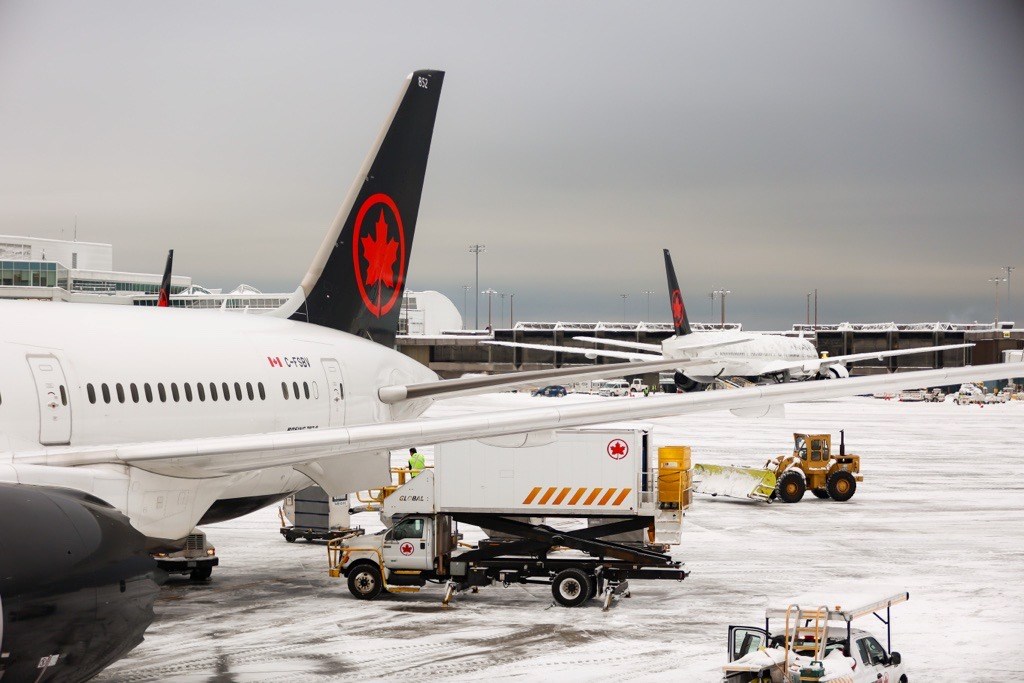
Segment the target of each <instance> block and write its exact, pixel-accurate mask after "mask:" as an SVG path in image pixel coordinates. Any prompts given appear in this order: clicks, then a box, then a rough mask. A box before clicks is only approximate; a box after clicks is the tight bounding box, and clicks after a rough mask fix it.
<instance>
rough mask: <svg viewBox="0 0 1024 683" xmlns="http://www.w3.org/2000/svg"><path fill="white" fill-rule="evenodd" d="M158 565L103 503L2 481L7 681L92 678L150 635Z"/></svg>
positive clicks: (1, 634) (3, 669) (0, 611)
mask: <svg viewBox="0 0 1024 683" xmlns="http://www.w3.org/2000/svg"><path fill="white" fill-rule="evenodd" d="M154 572H156V562H155V561H154V560H153V558H152V557H150V555H149V554H148V553H147V552H146V549H145V537H144V536H143V535H142V534H141V533H139V532H138V531H136V530H135V529H134V528H133V527H132V526H131V525H130V524H129V523H128V519H127V518H126V517H125V516H124V515H122V514H121V513H120V512H118V511H117V510H115V509H114V508H112V507H110V506H109V505H107V504H106V503H105V502H103V501H102V500H100V499H98V498H95V497H93V496H90V495H88V494H86V493H81V492H79V491H74V490H71V489H62V488H51V487H42V486H26V485H22V484H0V679H2V680H3V681H8V680H9V681H36V680H44V681H50V682H55V681H60V682H62V683H68V682H77V681H85V680H88V679H89V678H92V677H93V676H95V675H96V674H97V673H99V672H100V671H101V670H102V669H103V668H104V667H106V666H108V665H110V664H112V663H113V662H115V661H116V660H118V659H120V658H121V657H123V656H124V655H125V654H127V653H128V652H129V651H130V650H132V648H134V647H135V646H136V645H138V644H139V643H141V642H142V634H143V632H144V631H145V630H146V628H148V627H149V625H150V623H151V622H152V621H153V602H154V601H155V600H156V595H157V584H156V582H155V580H154Z"/></svg>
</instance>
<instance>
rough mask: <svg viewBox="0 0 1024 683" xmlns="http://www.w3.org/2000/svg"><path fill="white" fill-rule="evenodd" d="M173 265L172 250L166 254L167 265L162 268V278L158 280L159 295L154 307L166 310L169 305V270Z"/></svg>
mask: <svg viewBox="0 0 1024 683" xmlns="http://www.w3.org/2000/svg"><path fill="white" fill-rule="evenodd" d="M173 265H174V250H173V249H170V250H168V252H167V265H166V266H164V277H163V279H162V280H160V295H159V296H158V297H157V300H156V305H157V306H160V307H161V308H166V307H168V306H170V305H171V268H172V267H173Z"/></svg>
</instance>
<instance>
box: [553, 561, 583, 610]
mask: <svg viewBox="0 0 1024 683" xmlns="http://www.w3.org/2000/svg"><path fill="white" fill-rule="evenodd" d="M590 586H591V582H590V577H589V576H587V574H586V572H584V571H583V570H582V569H563V570H562V571H560V572H558V573H557V574H555V579H554V581H552V582H551V594H552V595H553V596H554V598H555V602H557V603H558V604H559V605H561V606H562V607H579V606H580V605H582V604H583V603H585V602H586V601H587V600H589V599H590Z"/></svg>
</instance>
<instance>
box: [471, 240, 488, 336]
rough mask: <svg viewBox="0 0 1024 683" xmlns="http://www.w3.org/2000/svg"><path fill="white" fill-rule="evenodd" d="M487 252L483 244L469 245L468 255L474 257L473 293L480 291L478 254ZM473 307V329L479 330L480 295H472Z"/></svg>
mask: <svg viewBox="0 0 1024 683" xmlns="http://www.w3.org/2000/svg"><path fill="white" fill-rule="evenodd" d="M485 251H487V247H486V246H485V245H483V244H471V245H469V253H471V254H475V255H476V288H475V290H474V291H476V292H479V291H480V254H482V253H484V252H485ZM473 307H474V309H475V310H476V317H475V318H474V320H473V329H476V330H479V329H480V295H479V294H474V295H473Z"/></svg>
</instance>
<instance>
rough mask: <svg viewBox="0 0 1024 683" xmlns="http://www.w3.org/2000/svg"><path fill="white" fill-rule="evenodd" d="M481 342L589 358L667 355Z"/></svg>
mask: <svg viewBox="0 0 1024 683" xmlns="http://www.w3.org/2000/svg"><path fill="white" fill-rule="evenodd" d="M480 343H481V344H489V345H491V346H508V347H511V348H513V349H535V350H537V351H550V352H552V353H555V352H559V353H578V354H581V355H583V356H586V357H587V358H597V357H598V356H603V357H605V358H621V359H623V360H629V361H644V360H663V359H664V358H665V357H664V356H662V355H661V354H660V353H657V354H654V353H641V352H639V351H635V352H632V353H627V352H625V351H608V350H606V349H583V348H580V347H578V346H550V345H548V344H525V343H522V342H504V341H483V342H480Z"/></svg>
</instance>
